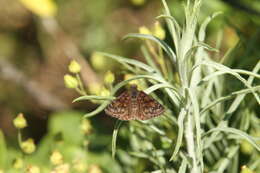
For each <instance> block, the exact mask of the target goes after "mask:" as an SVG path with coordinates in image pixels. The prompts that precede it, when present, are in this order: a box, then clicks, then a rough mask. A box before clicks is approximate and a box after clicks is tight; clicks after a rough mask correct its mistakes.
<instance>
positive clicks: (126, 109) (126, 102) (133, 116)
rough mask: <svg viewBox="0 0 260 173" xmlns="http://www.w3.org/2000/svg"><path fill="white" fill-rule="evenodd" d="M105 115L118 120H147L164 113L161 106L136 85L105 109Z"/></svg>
mask: <svg viewBox="0 0 260 173" xmlns="http://www.w3.org/2000/svg"><path fill="white" fill-rule="evenodd" d="M105 112H106V114H108V115H110V116H112V117H115V118H118V119H120V120H125V121H129V120H147V119H151V118H153V117H157V116H159V115H161V114H162V113H163V112H164V108H163V106H162V105H161V104H160V103H158V102H157V101H156V100H154V99H153V98H152V97H151V96H149V95H147V94H146V93H144V92H143V91H139V90H138V89H137V86H136V85H132V86H131V87H130V90H129V91H125V92H123V93H122V94H121V95H120V96H119V97H117V98H116V99H115V100H113V101H112V103H111V104H109V105H108V106H107V108H106V109H105Z"/></svg>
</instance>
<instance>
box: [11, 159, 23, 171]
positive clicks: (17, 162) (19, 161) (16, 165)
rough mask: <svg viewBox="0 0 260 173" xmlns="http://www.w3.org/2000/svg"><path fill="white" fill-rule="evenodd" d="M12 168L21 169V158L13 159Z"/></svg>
mask: <svg viewBox="0 0 260 173" xmlns="http://www.w3.org/2000/svg"><path fill="white" fill-rule="evenodd" d="M13 167H14V168H15V169H21V168H23V160H22V159H21V158H18V159H15V161H14V163H13Z"/></svg>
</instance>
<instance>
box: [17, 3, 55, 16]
mask: <svg viewBox="0 0 260 173" xmlns="http://www.w3.org/2000/svg"><path fill="white" fill-rule="evenodd" d="M20 2H21V3H22V4H23V5H24V6H25V7H26V8H27V9H29V10H30V11H32V12H33V13H35V14H37V15H39V16H41V17H52V16H55V14H56V12H57V6H56V4H55V2H54V1H53V0H20Z"/></svg>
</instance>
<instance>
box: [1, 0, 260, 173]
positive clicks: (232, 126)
mask: <svg viewBox="0 0 260 173" xmlns="http://www.w3.org/2000/svg"><path fill="white" fill-rule="evenodd" d="M22 2H23V3H24V4H25V6H27V8H29V9H31V10H32V11H33V12H34V13H36V14H37V15H39V16H41V17H46V16H48V17H50V16H52V15H54V14H55V13H56V10H57V9H56V7H55V5H54V4H52V3H51V2H52V1H50V2H49V1H48V3H47V4H48V5H50V6H52V8H49V10H50V11H49V12H48V11H47V12H46V11H41V10H37V8H36V7H33V6H29V7H28V2H30V1H29V0H28V1H26V0H23V1H22ZM132 2H133V3H137V4H139V3H141V2H142V1H132ZM204 3H205V4H204ZM26 4H27V5H26ZM29 4H30V3H29ZM51 4H52V5H51ZM169 4H171V5H172V3H169ZM169 4H167V3H166V1H165V0H162V5H163V10H162V11H163V12H161V14H160V15H159V16H158V17H157V18H156V19H157V21H156V22H155V23H154V24H153V26H152V27H144V26H143V27H140V28H139V33H134V34H131V33H130V34H127V35H126V36H124V37H123V39H124V40H125V41H126V42H129V41H130V40H131V41H132V40H138V41H137V42H129V43H127V45H134V46H133V47H135V46H136V47H138V48H140V49H139V50H140V52H141V54H140V53H137V55H138V57H142V58H126V57H123V56H119V55H115V54H110V53H107V51H106V53H105V52H95V53H92V55H91V58H90V62H91V64H92V67H93V68H95V69H96V71H99V73H100V74H101V76H104V77H103V80H100V78H99V77H98V75H97V74H96V72H94V70H92V69H91V68H90V67H89V64H88V63H86V62H85V61H84V58H83V57H82V55H81V54H80V53H79V52H78V49H76V47H74V45H73V44H70V43H72V42H69V41H68V40H67V41H66V38H64V39H65V41H64V44H65V46H64V45H62V46H64V47H63V48H64V49H62V50H63V51H64V52H65V53H64V54H65V55H67V56H68V55H70V54H71V52H73V51H74V54H73V55H74V56H75V57H73V58H74V59H72V60H71V59H70V60H69V62H68V63H67V64H68V65H67V67H68V68H67V69H68V72H66V73H67V74H64V84H65V86H66V87H67V88H69V89H72V91H73V92H75V91H76V92H77V93H78V94H79V95H80V96H79V97H77V98H76V99H74V100H73V104H78V106H79V108H76V107H75V108H73V109H74V110H68V107H67V106H66V104H64V103H63V102H60V101H59V100H58V99H56V98H55V97H53V96H50V95H49V94H48V92H46V93H44V92H42V94H41V95H40V96H39V97H41V96H42V97H47V98H50V97H51V99H50V102H51V103H46V105H48V106H49V109H52V110H51V112H52V113H51V114H50V115H49V117H50V118H49V119H48V123H47V124H48V125H47V126H48V127H47V131H46V133H45V134H44V137H41V138H40V140H38V141H37V142H38V143H37V144H36V143H35V142H34V140H33V139H32V138H30V137H28V134H30V133H28V132H24V131H26V129H27V128H28V127H30V126H32V125H33V123H32V122H33V121H28V120H27V119H30V118H28V116H27V115H26V113H24V114H22V113H19V114H18V115H17V117H16V118H14V120H13V125H14V127H15V128H16V129H17V131H18V133H17V134H18V135H17V139H13V138H10V139H6V137H5V135H4V134H3V132H2V131H0V132H1V133H0V173H2V172H8V173H9V172H10V173H14V172H29V173H39V172H51V173H68V172H75V173H77V172H89V173H102V172H107V173H110V172H111V173H112V172H113V173H114V172H117V173H120V172H122V173H123V172H127V173H143V172H152V173H177V172H178V173H186V172H192V173H202V172H209V173H224V172H225V173H238V172H241V173H253V172H255V173H257V172H260V166H259V165H260V154H259V153H260V120H259V104H260V98H259V97H260V95H259V92H260V84H259V78H260V75H259V70H260V60H259V54H258V55H257V52H258V53H259V52H260V51H259V50H258V49H257V46H258V47H259V44H258V45H257V44H255V43H259V41H258V40H256V39H255V38H250V40H249V42H248V44H247V47H243V46H241V45H243V39H246V37H244V36H243V34H242V33H240V35H239V29H238V28H236V27H235V26H233V25H232V24H231V23H230V27H233V29H234V30H233V32H231V33H232V34H233V36H234V35H236V34H235V33H237V35H236V36H234V37H235V38H233V37H230V38H229V37H228V36H226V37H227V38H228V39H230V40H231V41H230V40H226V39H224V38H225V37H224V36H225V33H224V31H217V32H214V34H215V35H214V39H212V40H213V41H214V42H210V43H208V40H207V38H208V36H207V35H208V32H207V31H208V30H209V29H210V28H209V27H210V23H211V22H214V20H218V22H220V21H219V20H221V21H224V20H223V18H221V16H222V15H223V12H215V13H213V14H211V15H208V16H203V17H201V13H202V12H201V11H202V10H203V8H202V7H204V5H207V4H206V2H204V1H202V0H194V1H190V0H187V1H185V2H182V5H183V6H182V7H183V9H184V10H183V11H181V12H180V14H182V16H183V17H178V16H177V17H176V16H175V15H172V13H171V10H170V9H169V7H171V8H172V9H173V11H174V10H175V8H174V7H176V6H173V5H172V6H170V5H169ZM47 9H48V8H47ZM176 10H177V11H178V10H179V9H177V8H176ZM218 18H220V19H218ZM255 20H256V21H257V20H258V21H259V18H258V19H255ZM42 22H43V26H47V32H50V33H51V34H54V35H55V34H57V33H55V32H57V29H58V26H57V25H56V24H55V21H54V20H53V19H52V18H47V19H43V20H42ZM164 24H165V27H164ZM114 25H116V23H114ZM215 26H217V23H215ZM211 27H212V26H211ZM213 28H214V26H213ZM214 29H215V28H214ZM214 29H211V30H214ZM257 30H258V32H257V33H256V36H255V37H257V36H258V38H259V34H258V33H259V28H258V29H257ZM216 33H217V34H216ZM232 34H230V35H232ZM40 37H42V36H40ZM56 37H57V36H56ZM212 37H213V36H212ZM54 38H55V36H54ZM239 38H240V39H239ZM41 39H43V38H41ZM56 39H57V38H56ZM232 39H233V40H232ZM212 40H211V41H212ZM226 45H229V46H226ZM230 45H232V46H230ZM45 46H46V47H48V45H45ZM43 47H44V46H43ZM131 49H136V48H129V50H127V51H125V53H126V54H128V53H127V52H128V51H130V50H131ZM242 49H243V51H242ZM107 50H108V51H109V49H107ZM70 51H71V52H70ZM75 52H76V53H75ZM109 52H110V51H109ZM114 52H118V51H116V50H115V51H114ZM119 52H120V51H119ZM122 52H124V51H122ZM241 52H242V53H241ZM252 52H253V53H254V52H256V53H255V54H250V53H252ZM239 55H240V56H239ZM241 55H242V56H241ZM130 56H131V54H130ZM2 64H3V63H2ZM1 67H3V69H5V68H9V69H10V68H12V67H11V66H8V65H6V64H5V66H1ZM16 80H18V79H16ZM59 80H61V81H62V78H61V77H60V78H59ZM27 83H29V81H27ZM129 84H136V85H138V88H139V89H140V90H143V91H144V92H146V93H147V94H149V95H151V96H152V97H153V98H155V99H156V100H157V101H158V102H160V103H161V104H162V105H164V107H165V109H166V111H165V113H164V115H162V116H160V117H157V118H153V119H150V120H146V121H124V122H122V121H120V120H115V123H113V122H111V121H110V120H109V121H108V120H106V118H107V119H112V118H110V117H108V116H105V115H104V116H102V114H104V112H103V110H104V109H105V108H106V106H107V105H108V104H109V103H110V102H111V100H113V99H115V98H116V96H117V95H118V93H120V92H121V91H122V90H123V89H127V88H128V87H129ZM25 86H27V85H25ZM25 89H26V87H25ZM29 90H30V91H32V90H33V88H32V87H31V88H29ZM65 92H70V90H66V91H65ZM34 93H37V92H34ZM71 98H72V97H71ZM39 101H42V102H44V100H41V99H39ZM47 102H48V101H47ZM81 104H84V105H85V104H87V105H88V113H85V110H84V109H82V107H81ZM95 105H98V106H97V107H94V106H95ZM80 108H81V109H80ZM21 110H22V109H21ZM76 110H81V111H76ZM257 111H258V112H257ZM103 121H104V122H106V123H104V122H103ZM34 126H36V127H37V128H40V126H37V125H34ZM14 141H15V142H14Z"/></svg>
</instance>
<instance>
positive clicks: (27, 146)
mask: <svg viewBox="0 0 260 173" xmlns="http://www.w3.org/2000/svg"><path fill="white" fill-rule="evenodd" d="M21 148H22V150H23V152H25V153H27V154H31V153H33V152H34V151H35V149H36V146H35V144H34V141H33V139H32V138H29V139H27V140H26V141H23V142H22V143H21Z"/></svg>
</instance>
